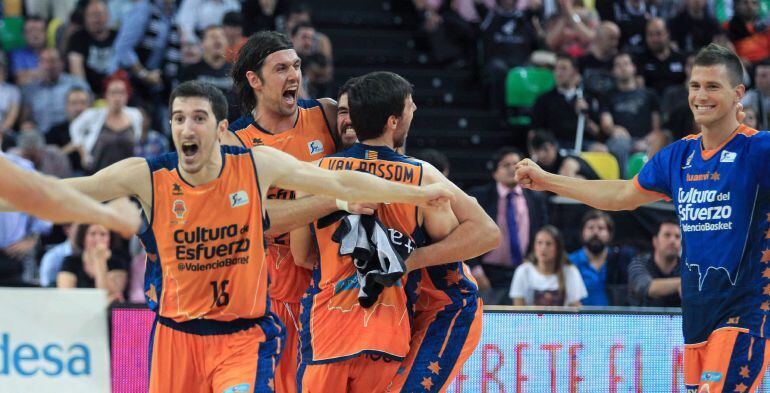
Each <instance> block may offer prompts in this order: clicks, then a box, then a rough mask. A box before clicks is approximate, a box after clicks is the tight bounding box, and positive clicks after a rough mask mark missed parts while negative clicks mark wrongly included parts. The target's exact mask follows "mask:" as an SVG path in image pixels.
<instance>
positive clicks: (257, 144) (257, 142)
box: [251, 138, 264, 146]
mask: <svg viewBox="0 0 770 393" xmlns="http://www.w3.org/2000/svg"><path fill="white" fill-rule="evenodd" d="M251 143H253V144H254V146H262V145H264V143H263V142H262V139H259V138H253V139H252V140H251Z"/></svg>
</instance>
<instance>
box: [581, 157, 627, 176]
mask: <svg viewBox="0 0 770 393" xmlns="http://www.w3.org/2000/svg"><path fill="white" fill-rule="evenodd" d="M580 158H582V159H584V160H586V162H587V163H588V165H590V166H591V169H593V170H594V172H596V174H597V175H599V178H600V179H602V180H617V179H620V165H618V160H617V159H615V156H613V155H612V154H610V153H604V152H595V151H584V152H582V153H580Z"/></svg>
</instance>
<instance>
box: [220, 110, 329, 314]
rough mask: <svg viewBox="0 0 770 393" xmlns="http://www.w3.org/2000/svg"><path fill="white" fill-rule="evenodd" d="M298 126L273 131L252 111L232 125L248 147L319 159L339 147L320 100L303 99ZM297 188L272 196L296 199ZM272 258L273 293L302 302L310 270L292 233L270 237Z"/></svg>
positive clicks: (275, 190) (274, 191)
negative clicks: (296, 251) (298, 256)
mask: <svg viewBox="0 0 770 393" xmlns="http://www.w3.org/2000/svg"><path fill="white" fill-rule="evenodd" d="M298 106H299V113H298V115H297V120H296V123H295V124H294V128H292V129H290V130H286V131H284V132H281V133H280V134H273V133H271V132H270V131H268V130H265V129H264V128H262V127H260V125H259V124H257V122H256V121H254V119H253V117H252V116H251V115H246V116H244V117H242V118H240V119H238V120H237V121H236V122H234V123H233V124H232V125H231V127H230V129H231V131H232V132H233V133H234V134H235V136H237V137H238V140H240V141H241V143H242V144H243V145H244V146H245V147H247V148H251V147H253V146H258V145H265V146H270V147H273V148H276V149H278V150H281V151H283V152H285V153H288V154H291V155H292V156H294V157H295V158H296V159H298V160H302V161H306V162H312V161H317V160H319V159H321V158H323V157H325V156H327V155H329V154H332V153H334V152H335V151H336V146H335V142H334V138H332V130H331V129H330V128H329V124H328V123H327V122H326V116H325V114H324V111H323V106H321V104H320V103H319V102H318V101H317V100H300V101H299V102H298ZM294 195H295V194H294V192H293V191H288V190H283V189H280V188H270V189H269V190H268V192H267V198H268V199H294ZM268 261H269V272H270V277H271V283H270V297H271V298H273V299H277V300H283V301H287V302H292V303H299V301H300V298H301V297H302V294H303V293H304V292H305V289H307V287H308V285H310V274H311V273H310V271H309V270H307V269H303V268H300V267H297V266H296V265H295V264H294V259H293V258H292V256H291V251H290V250H289V236H288V234H282V235H279V236H275V237H272V236H269V237H268Z"/></svg>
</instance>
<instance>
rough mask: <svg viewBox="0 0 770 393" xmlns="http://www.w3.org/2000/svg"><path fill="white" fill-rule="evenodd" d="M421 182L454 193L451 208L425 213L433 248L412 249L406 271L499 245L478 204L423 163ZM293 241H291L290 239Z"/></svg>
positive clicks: (496, 233) (492, 224) (495, 229)
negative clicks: (435, 185) (444, 188)
mask: <svg viewBox="0 0 770 393" xmlns="http://www.w3.org/2000/svg"><path fill="white" fill-rule="evenodd" d="M423 168H424V169H423V170H424V175H423V176H424V177H423V182H424V183H428V184H432V183H440V184H445V185H446V186H447V187H448V188H449V189H450V190H451V191H452V193H453V195H454V201H453V202H452V204H451V208H441V207H439V208H429V209H424V210H423V213H424V227H425V230H426V231H427V233H428V236H430V238H431V239H432V240H433V241H434V243H433V244H431V245H429V246H425V247H420V248H417V249H415V251H414V252H413V253H412V254H411V255H410V256H409V259H407V260H406V266H407V269H408V270H415V269H420V268H423V267H428V266H435V265H441V264H445V263H451V262H457V261H464V260H468V259H471V258H475V257H477V256H479V255H482V254H484V253H486V252H488V251H490V250H492V249H494V248H495V247H497V246H498V244H499V243H500V238H501V236H500V229H499V228H498V227H497V224H496V223H495V222H494V220H492V218H490V217H489V215H488V214H487V213H486V212H485V211H484V209H483V208H482V207H481V206H479V204H478V202H477V201H476V200H475V199H474V198H472V197H470V196H468V194H466V193H465V192H463V190H461V189H460V188H458V187H457V186H456V185H454V184H453V183H452V182H451V181H449V179H447V178H446V177H444V175H443V174H441V172H439V171H438V170H437V169H436V168H434V167H433V166H432V165H430V164H428V163H423ZM292 241H293V239H292Z"/></svg>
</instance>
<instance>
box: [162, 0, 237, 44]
mask: <svg viewBox="0 0 770 393" xmlns="http://www.w3.org/2000/svg"><path fill="white" fill-rule="evenodd" d="M240 11H241V3H240V2H239V1H238V0H182V2H181V4H180V5H179V11H178V12H177V16H176V21H177V24H178V25H179V30H180V31H181V34H182V41H192V42H198V34H197V33H198V32H199V31H203V30H204V29H205V28H207V27H209V26H221V25H222V19H223V18H224V16H225V14H226V13H228V12H240Z"/></svg>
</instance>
